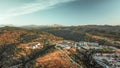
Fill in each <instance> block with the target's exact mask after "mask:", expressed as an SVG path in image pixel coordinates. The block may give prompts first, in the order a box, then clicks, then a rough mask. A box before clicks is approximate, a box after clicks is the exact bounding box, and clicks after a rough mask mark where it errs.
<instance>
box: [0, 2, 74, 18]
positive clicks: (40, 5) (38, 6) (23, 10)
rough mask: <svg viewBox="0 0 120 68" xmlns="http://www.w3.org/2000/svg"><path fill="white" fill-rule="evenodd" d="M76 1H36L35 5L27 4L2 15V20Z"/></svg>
mask: <svg viewBox="0 0 120 68" xmlns="http://www.w3.org/2000/svg"><path fill="white" fill-rule="evenodd" d="M71 1H75V0H36V1H35V2H34V3H33V2H32V3H27V4H24V5H23V6H20V7H17V8H14V9H11V10H8V12H6V13H4V14H2V16H1V18H0V20H4V19H7V18H11V17H15V16H20V15H25V14H30V13H34V12H36V11H40V10H45V9H48V8H50V7H54V6H55V5H57V4H61V3H66V2H71Z"/></svg>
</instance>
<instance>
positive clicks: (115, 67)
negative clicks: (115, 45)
mask: <svg viewBox="0 0 120 68" xmlns="http://www.w3.org/2000/svg"><path fill="white" fill-rule="evenodd" d="M93 58H94V59H95V60H96V62H97V63H98V64H100V65H102V66H103V67H104V68H120V53H119V52H117V51H116V52H115V53H96V54H95V55H93Z"/></svg>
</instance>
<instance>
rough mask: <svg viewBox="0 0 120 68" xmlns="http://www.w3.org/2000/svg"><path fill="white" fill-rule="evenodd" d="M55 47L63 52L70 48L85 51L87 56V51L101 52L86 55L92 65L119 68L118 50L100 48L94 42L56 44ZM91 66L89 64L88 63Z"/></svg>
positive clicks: (114, 48) (119, 51) (119, 55)
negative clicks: (92, 62)
mask: <svg viewBox="0 0 120 68" xmlns="http://www.w3.org/2000/svg"><path fill="white" fill-rule="evenodd" d="M57 47H60V48H61V49H63V51H64V50H70V49H72V48H74V49H77V50H81V49H84V50H87V51H88V54H89V53H91V52H90V51H89V50H93V51H94V50H100V51H101V50H103V52H101V53H97V52H96V53H93V54H92V56H91V55H87V53H86V55H87V56H88V58H89V57H92V59H91V58H90V60H91V61H94V63H97V64H98V65H100V66H101V67H103V68H120V50H119V49H118V48H116V47H113V46H102V45H99V44H98V43H95V42H84V41H80V42H69V41H66V42H62V43H59V44H57ZM105 50H106V51H110V52H111V53H104V51H105ZM90 64H91V62H90Z"/></svg>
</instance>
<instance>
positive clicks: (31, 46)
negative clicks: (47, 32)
mask: <svg viewBox="0 0 120 68" xmlns="http://www.w3.org/2000/svg"><path fill="white" fill-rule="evenodd" d="M39 46H41V43H36V44H31V45H30V46H29V47H28V48H30V49H36V48H38V47H39Z"/></svg>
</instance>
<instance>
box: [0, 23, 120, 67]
mask: <svg viewBox="0 0 120 68" xmlns="http://www.w3.org/2000/svg"><path fill="white" fill-rule="evenodd" d="M29 28H30V27H29ZM29 28H27V29H26V28H22V27H8V26H6V27H1V28H0V68H79V66H82V67H83V68H86V67H87V64H88V62H85V61H86V58H85V57H83V56H82V55H85V56H86V51H85V50H83V49H80V51H77V50H76V49H75V48H74V42H79V41H87V42H97V43H99V44H100V45H103V46H115V47H117V48H120V46H119V42H120V38H119V35H120V27H119V26H96V25H86V26H68V27H67V26H65V27H47V28H45V27H44V28H42V27H40V28H39V27H37V29H34V28H35V27H34V28H32V29H29ZM61 42H62V44H65V43H66V42H68V44H70V43H71V44H70V45H72V48H70V49H69V48H68V49H64V48H61V47H57V48H56V45H59V44H60V43H61ZM62 51H64V52H65V53H64V52H62ZM88 52H89V51H88ZM87 68H88V67H87Z"/></svg>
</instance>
